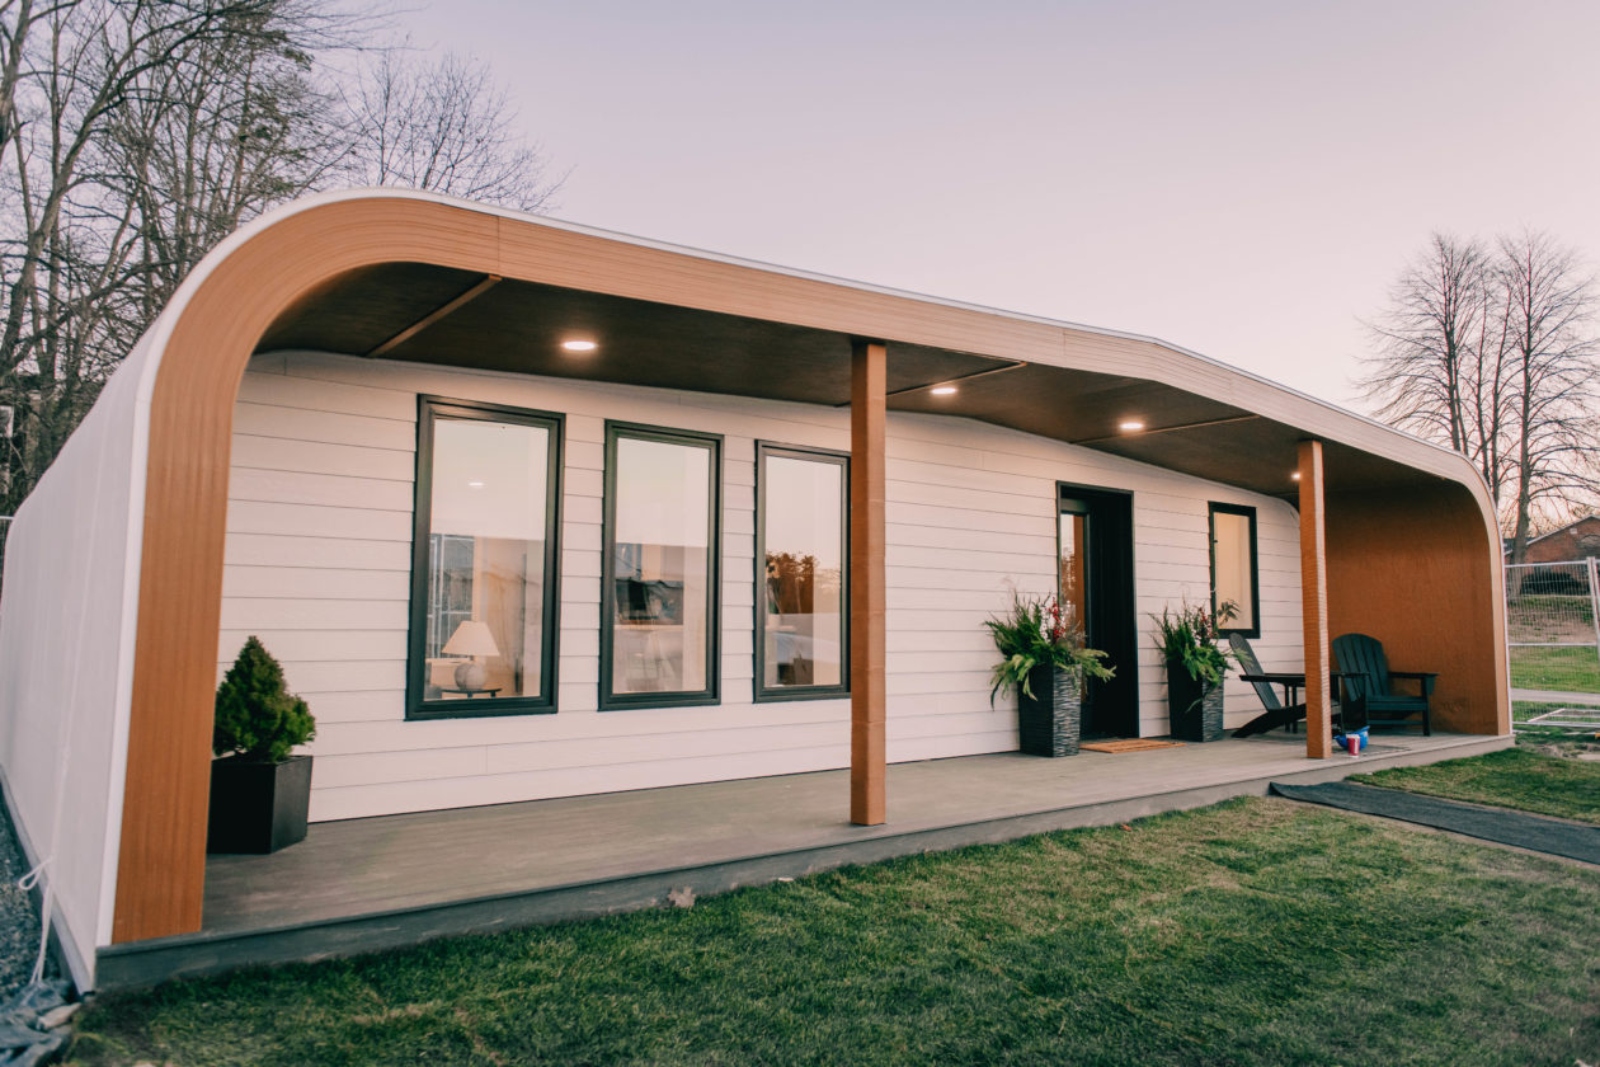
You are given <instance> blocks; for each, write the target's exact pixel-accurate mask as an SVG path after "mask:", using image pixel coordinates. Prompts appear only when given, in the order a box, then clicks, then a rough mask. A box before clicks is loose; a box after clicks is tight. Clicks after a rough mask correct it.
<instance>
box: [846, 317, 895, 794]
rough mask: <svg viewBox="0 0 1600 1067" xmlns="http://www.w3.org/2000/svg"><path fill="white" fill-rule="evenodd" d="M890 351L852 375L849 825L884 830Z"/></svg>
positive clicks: (876, 351) (857, 357)
mask: <svg viewBox="0 0 1600 1067" xmlns="http://www.w3.org/2000/svg"><path fill="white" fill-rule="evenodd" d="M888 363H889V357H888V349H887V348H886V346H885V345H883V344H882V343H881V342H877V341H855V342H853V344H852V359H851V369H850V821H851V822H853V823H855V824H856V825H857V826H878V825H881V824H882V823H883V822H884V821H886V819H887V818H888V815H887V810H886V807H887V805H886V801H885V799H884V762H885V757H884V722H885V718H886V713H885V706H886V704H887V693H886V688H885V674H884V539H885V535H884V473H883V468H884V424H885V421H886V407H885V404H886V399H887V390H888V386H887V383H888Z"/></svg>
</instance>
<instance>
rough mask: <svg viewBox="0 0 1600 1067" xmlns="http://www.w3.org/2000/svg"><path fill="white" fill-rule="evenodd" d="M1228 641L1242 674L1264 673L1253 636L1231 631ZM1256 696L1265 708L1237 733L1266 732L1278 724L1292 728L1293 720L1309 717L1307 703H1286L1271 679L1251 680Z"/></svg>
mask: <svg viewBox="0 0 1600 1067" xmlns="http://www.w3.org/2000/svg"><path fill="white" fill-rule="evenodd" d="M1228 644H1229V645H1230V646H1232V648H1233V654H1234V657H1235V658H1236V659H1237V660H1238V661H1239V672H1240V673H1241V674H1265V673H1266V672H1265V671H1263V670H1262V669H1261V661H1260V660H1259V659H1257V658H1256V651H1255V649H1253V648H1251V647H1250V639H1249V638H1247V637H1245V635H1244V634H1240V633H1232V634H1229V635H1228ZM1250 685H1251V687H1252V688H1254V689H1255V691H1256V696H1257V697H1258V698H1259V699H1260V701H1261V706H1262V707H1264V708H1266V709H1267V710H1266V712H1265V713H1263V714H1261V715H1257V716H1256V717H1255V718H1253V719H1251V720H1250V721H1249V722H1247V723H1245V724H1244V725H1243V726H1241V727H1239V728H1238V729H1237V730H1235V731H1234V732H1233V736H1234V737H1251V736H1253V735H1255V734H1264V733H1266V732H1267V731H1268V730H1271V729H1273V728H1274V727H1277V726H1287V727H1290V728H1293V726H1294V724H1295V723H1297V722H1299V721H1300V720H1301V719H1304V718H1305V717H1306V706H1305V705H1304V704H1294V705H1291V706H1289V707H1285V706H1284V704H1283V701H1281V700H1279V699H1278V694H1277V691H1276V690H1274V689H1273V688H1272V683H1271V682H1251V683H1250Z"/></svg>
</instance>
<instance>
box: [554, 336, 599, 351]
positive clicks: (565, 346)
mask: <svg viewBox="0 0 1600 1067" xmlns="http://www.w3.org/2000/svg"><path fill="white" fill-rule="evenodd" d="M599 347H600V346H599V345H597V344H595V343H594V342H593V341H590V340H588V339H586V338H582V337H574V338H573V339H572V340H570V341H562V342H561V350H562V351H563V352H593V351H594V350H595V349H597V348H599Z"/></svg>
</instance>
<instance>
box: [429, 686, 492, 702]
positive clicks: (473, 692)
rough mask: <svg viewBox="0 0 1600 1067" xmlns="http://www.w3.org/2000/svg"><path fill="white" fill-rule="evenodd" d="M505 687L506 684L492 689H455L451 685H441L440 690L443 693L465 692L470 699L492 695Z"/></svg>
mask: <svg viewBox="0 0 1600 1067" xmlns="http://www.w3.org/2000/svg"><path fill="white" fill-rule="evenodd" d="M503 688H504V686H495V687H494V688H492V689H453V688H451V687H450V686H447V685H441V686H440V687H439V692H441V693H462V694H464V695H465V696H466V698H467V699H468V700H471V699H472V698H473V697H492V696H494V695H495V694H496V693H498V692H500V690H501V689H503Z"/></svg>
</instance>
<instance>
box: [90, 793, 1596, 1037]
mask: <svg viewBox="0 0 1600 1067" xmlns="http://www.w3.org/2000/svg"><path fill="white" fill-rule="evenodd" d="M1596 914H1600V871H1595V870H1592V869H1588V868H1582V867H1578V866H1575V865H1571V864H1561V863H1556V862H1553V861H1547V860H1545V859H1542V858H1539V857H1532V856H1527V855H1523V854H1520V853H1515V852H1511V851H1507V850H1498V849H1493V848H1487V847H1481V846H1478V845H1474V844H1471V843H1466V842H1462V841H1459V840H1456V839H1454V838H1451V837H1447V836H1444V835H1433V834H1421V833H1416V832H1414V831H1410V830H1407V829H1404V828H1399V827H1395V826H1392V825H1389V824H1384V823H1380V822H1378V821H1376V820H1367V819H1362V818H1358V817H1352V816H1348V815H1345V814H1342V813H1338V812H1331V811H1327V810H1324V809H1315V808H1310V807H1301V806H1298V805H1293V804H1290V803H1288V802H1285V801H1279V800H1267V799H1260V798H1258V799H1250V800H1243V801H1234V802H1229V803H1227V804H1223V805H1219V806H1217V807H1214V808H1209V809H1206V810H1204V811H1199V812H1190V813H1183V814H1175V815H1170V816H1162V817H1159V818H1155V819H1150V820H1145V821H1141V822H1138V823H1134V824H1131V825H1130V826H1128V827H1124V828H1120V829H1119V828H1112V829H1106V830H1092V831H1075V832H1068V833H1060V834H1051V835H1045V836H1041V837H1034V838H1029V839H1026V840H1022V841H1017V842H1011V843H1008V844H1004V845H994V846H982V847H978V848H970V849H964V850H961V851H956V852H949V853H942V854H936V855H929V856H921V857H915V858H911V859H906V860H900V861H895V862H891V863H886V864H880V865H875V866H871V867H861V868H851V869H845V870H842V871H837V872H831V873H826V874H820V875H816V876H813V877H810V878H806V879H802V880H800V881H797V882H794V883H791V884H783V885H774V886H768V887H762V888H754V889H747V890H742V891H740V892H736V893H732V894H728V895H726V896H721V897H716V898H712V899H708V900H704V901H701V902H700V903H699V904H697V905H696V906H695V907H694V908H693V909H691V910H661V911H651V912H640V913H635V914H631V915H626V916H618V917H614V918H609V919H602V920H596V921H591V922H584V923H571V924H565V925H561V926H553V927H546V928H541V929H533V930H526V931H517V932H511V933H507V934H502V935H498V936H496V937H492V938H487V937H485V938H462V939H455V940H450V941H445V942H439V943H436V944H433V945H427V946H423V947H420V948H416V949H411V950H407V951H403V952H394V953H388V954H383V955H375V956H369V957H364V958H360V959H355V960H345V961H328V962H323V963H318V964H308V965H295V966H290V967H283V968H278V969H274V970H257V971H253V972H246V973H241V974H236V975H233V976H228V977H223V978H219V979H215V980H200V981H188V982H181V983H173V984H169V985H167V986H164V987H162V988H159V989H157V990H154V991H151V992H147V993H143V994H138V995H125V996H112V997H106V998H103V999H101V1000H100V1001H99V1002H98V1003H96V1004H95V1005H94V1006H93V1007H92V1008H91V1009H90V1010H89V1011H88V1012H87V1013H85V1016H84V1017H83V1018H82V1021H81V1023H80V1026H79V1036H78V1038H77V1040H76V1042H75V1045H74V1047H73V1050H72V1054H71V1058H72V1062H74V1063H77V1064H80V1065H85V1067H89V1065H102V1064H129V1063H134V1062H137V1061H138V1060H141V1059H143V1060H149V1061H151V1062H154V1063H163V1062H171V1063H173V1064H181V1065H184V1067H203V1065H208V1064H270V1065H289V1064H294V1065H303V1064H340V1065H342V1064H399V1063H406V1064H410V1063H419V1062H426V1063H430V1064H484V1065H490V1064H546V1063H549V1064H557V1063H559V1064H612V1063H650V1064H711V1065H716V1064H810V1063H825V1064H833V1063H851V1064H923V1063H957V1064H960V1063H974V1064H977V1063H981V1064H1002V1063H1005V1064H1059V1063H1092V1064H1100V1065H1107V1067H1116V1065H1139V1067H1150V1065H1165V1064H1198V1065H1218V1067H1221V1065H1225V1064H1226V1065H1234V1067H1245V1065H1257V1064H1259V1065H1266V1064H1274V1065H1276V1064H1306V1065H1311V1064H1315V1065H1318V1067H1323V1065H1332V1064H1356V1063H1383V1064H1393V1065H1403V1064H1439V1063H1451V1064H1454V1065H1462V1067H1469V1065H1500V1064H1505V1065H1511V1064H1516V1065H1519V1067H1520V1065H1526V1064H1561V1065H1565V1067H1570V1065H1571V1064H1572V1063H1573V1062H1574V1061H1575V1060H1576V1059H1579V1058H1582V1059H1584V1060H1585V1061H1587V1062H1595V1061H1596V1060H1600V963H1597V959H1600V952H1597V951H1596V949H1597V944H1596V926H1595V915H1596Z"/></svg>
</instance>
